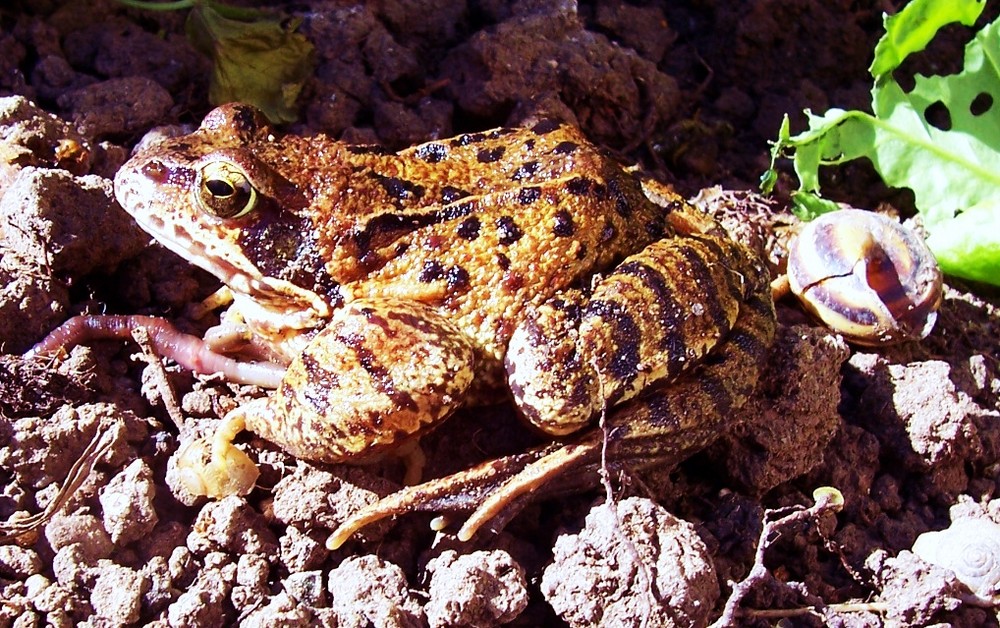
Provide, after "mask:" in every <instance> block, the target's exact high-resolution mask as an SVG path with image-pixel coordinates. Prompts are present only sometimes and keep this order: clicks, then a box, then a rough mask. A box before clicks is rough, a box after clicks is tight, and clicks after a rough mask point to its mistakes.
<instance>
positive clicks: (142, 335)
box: [132, 326, 186, 434]
mask: <svg viewBox="0 0 1000 628" xmlns="http://www.w3.org/2000/svg"><path fill="white" fill-rule="evenodd" d="M132 338H133V339H134V340H135V342H136V344H137V345H139V348H140V349H142V353H140V354H139V357H140V358H141V359H142V361H143V362H145V363H146V364H147V365H148V366H149V372H150V376H151V378H152V384H153V385H154V386H155V387H156V392H157V394H158V395H159V396H160V400H161V401H163V407H164V408H166V410H167V416H169V417H170V420H171V421H173V422H174V425H175V426H176V427H177V431H178V432H179V433H181V434H183V433H184V431H185V430H184V428H185V427H186V425H185V419H184V413H183V412H182V411H181V407H180V404H179V403H178V402H177V394H176V393H174V388H173V386H171V385H170V379H169V378H168V377H167V371H166V369H164V368H163V363H162V362H160V357H159V356H158V355H156V352H155V351H154V350H153V343H152V341H150V339H149V331H148V330H147V329H146V328H145V327H142V326H140V327H136V328H135V329H133V330H132Z"/></svg>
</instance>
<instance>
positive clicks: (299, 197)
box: [115, 105, 339, 328]
mask: <svg viewBox="0 0 1000 628" xmlns="http://www.w3.org/2000/svg"><path fill="white" fill-rule="evenodd" d="M283 146H284V145H283V143H282V138H279V137H276V136H275V135H274V133H273V132H272V130H271V128H270V127H269V126H268V125H267V123H266V121H265V120H264V118H263V117H262V116H261V114H260V113H259V112H258V111H257V110H256V109H254V108H252V107H248V106H245V105H226V106H223V107H220V108H218V109H216V110H214V111H213V112H211V113H210V114H209V115H208V116H207V117H206V118H205V120H204V121H203V122H202V124H201V126H200V127H199V128H198V130H196V131H195V132H194V133H192V134H190V135H185V136H179V137H172V138H168V139H163V140H162V141H159V142H157V143H155V144H153V145H151V146H147V147H145V148H142V149H140V150H139V151H138V152H137V153H136V154H135V155H134V156H133V157H132V158H131V159H130V160H129V161H128V162H127V163H126V164H125V165H124V166H122V168H121V169H120V170H119V172H118V174H117V175H116V176H115V196H116V197H117V198H118V202H119V203H121V205H122V207H124V208H125V210H126V211H128V212H129V213H130V214H131V215H132V216H133V217H134V218H135V220H136V222H138V223H139V225H140V226H141V227H142V228H143V229H145V230H146V231H147V232H149V233H150V234H151V235H152V236H153V237H154V238H155V239H156V240H158V241H159V242H160V243H162V244H163V245H164V246H166V247H167V248H169V249H170V250H172V251H174V252H175V253H177V254H178V255H180V256H182V257H184V258H185V259H187V260H189V261H190V262H192V263H194V264H196V265H198V266H200V267H201V268H204V269H205V270H207V271H208V272H210V273H212V274H214V275H216V276H217V277H218V278H219V279H220V280H222V281H223V282H224V283H225V284H226V285H227V286H229V288H230V289H231V290H232V291H233V292H234V294H235V295H236V296H237V298H239V299H240V302H241V305H242V307H241V311H242V313H243V314H244V316H247V315H249V316H250V317H252V318H256V319H269V320H273V321H281V323H280V325H281V326H282V327H285V328H289V327H299V328H304V327H312V326H315V325H316V322H317V321H318V320H322V319H325V318H326V317H328V316H329V311H330V306H331V305H332V304H333V303H335V302H336V301H337V299H338V298H339V297H338V295H339V292H338V286H337V284H336V282H334V281H333V280H332V279H331V278H330V276H329V275H328V274H327V271H326V270H325V267H324V264H323V260H322V256H321V255H320V254H319V252H318V250H317V246H316V242H315V231H314V229H313V227H312V224H311V222H310V221H309V219H308V217H307V216H306V212H304V211H303V209H304V208H306V207H307V206H308V205H309V202H310V200H311V199H310V198H308V195H309V194H310V192H309V191H308V189H307V186H301V185H296V184H295V183H293V182H292V181H290V180H289V179H288V178H286V177H284V176H282V175H281V174H279V173H278V171H277V170H276V167H275V165H276V164H278V163H280V162H281V160H282V159H283V157H284V155H283V151H284V148H283ZM248 308H249V309H250V310H254V309H256V310H257V311H249V312H248V311H247V309H248Z"/></svg>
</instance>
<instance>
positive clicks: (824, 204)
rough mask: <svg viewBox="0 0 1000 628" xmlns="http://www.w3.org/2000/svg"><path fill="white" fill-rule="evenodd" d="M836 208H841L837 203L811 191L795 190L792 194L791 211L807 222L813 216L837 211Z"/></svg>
mask: <svg viewBox="0 0 1000 628" xmlns="http://www.w3.org/2000/svg"><path fill="white" fill-rule="evenodd" d="M838 209H841V207H840V204H839V203H835V202H833V201H831V200H828V199H825V198H822V197H820V196H817V195H815V194H812V193H811V192H795V193H793V194H792V213H793V214H795V215H796V216H797V217H798V218H799V220H804V221H806V222H808V221H810V220H812V219H813V218H816V217H818V216H822V215H823V214H827V213H829V212H832V211H837V210H838Z"/></svg>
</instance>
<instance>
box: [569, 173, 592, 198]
mask: <svg viewBox="0 0 1000 628" xmlns="http://www.w3.org/2000/svg"><path fill="white" fill-rule="evenodd" d="M592 184H593V181H591V180H590V179H588V178H586V177H576V178H575V179H570V180H569V181H567V182H566V190H567V191H568V192H569V193H570V194H577V195H583V194H588V193H589V192H590V188H591V185H592Z"/></svg>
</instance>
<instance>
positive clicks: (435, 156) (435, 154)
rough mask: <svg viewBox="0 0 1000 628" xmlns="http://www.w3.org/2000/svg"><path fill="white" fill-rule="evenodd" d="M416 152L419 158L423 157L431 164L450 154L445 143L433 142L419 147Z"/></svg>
mask: <svg viewBox="0 0 1000 628" xmlns="http://www.w3.org/2000/svg"><path fill="white" fill-rule="evenodd" d="M415 154H416V155H417V158H418V159H423V160H424V161H426V162H427V163H430V164H436V163H438V162H439V161H441V160H442V159H444V158H445V157H447V156H448V149H447V148H445V146H444V144H438V143H437V142H432V143H430V144H424V145H423V146H420V147H418V148H417V150H416V153H415Z"/></svg>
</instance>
